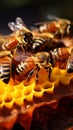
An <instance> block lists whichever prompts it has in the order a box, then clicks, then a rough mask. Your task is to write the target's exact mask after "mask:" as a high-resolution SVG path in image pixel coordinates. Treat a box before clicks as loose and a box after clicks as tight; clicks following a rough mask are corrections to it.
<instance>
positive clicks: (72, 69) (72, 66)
mask: <svg viewBox="0 0 73 130" xmlns="http://www.w3.org/2000/svg"><path fill="white" fill-rule="evenodd" d="M66 69H67V72H68V73H73V48H72V49H71V54H70V56H69V58H68V62H67V66H66Z"/></svg>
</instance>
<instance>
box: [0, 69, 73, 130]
mask: <svg viewBox="0 0 73 130" xmlns="http://www.w3.org/2000/svg"><path fill="white" fill-rule="evenodd" d="M72 86H73V73H70V74H69V73H67V72H66V70H63V69H59V68H58V67H54V69H53V70H52V73H51V78H50V80H48V73H47V72H46V71H45V70H44V69H41V70H40V72H39V81H38V84H36V82H35V76H34V77H33V78H32V79H31V80H30V82H29V83H28V84H27V85H26V81H25V80H24V81H22V82H18V81H14V80H13V79H12V78H11V79H10V81H9V83H8V84H5V83H4V82H3V81H1V80H0V127H1V130H3V129H6V130H12V127H13V125H14V124H15V122H19V123H20V124H21V125H22V126H23V127H24V128H25V130H30V125H31V121H32V115H33V111H34V109H35V108H36V107H39V106H42V105H43V104H50V102H51V104H53V103H54V102H57V101H58V100H59V99H60V98H62V97H64V96H68V95H70V96H71V95H72V93H73V88H72ZM56 105H57V104H56ZM53 107H56V106H55V105H54V106H53ZM26 122H27V123H26Z"/></svg>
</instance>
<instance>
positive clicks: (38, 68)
mask: <svg viewBox="0 0 73 130" xmlns="http://www.w3.org/2000/svg"><path fill="white" fill-rule="evenodd" d="M36 66H37V68H36V84H37V83H38V77H39V76H38V72H39V71H40V67H39V66H38V64H36Z"/></svg>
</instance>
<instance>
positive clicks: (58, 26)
mask: <svg viewBox="0 0 73 130" xmlns="http://www.w3.org/2000/svg"><path fill="white" fill-rule="evenodd" d="M48 19H51V21H48V22H40V23H36V24H35V25H36V26H37V27H38V31H39V32H40V33H43V32H48V33H52V34H53V35H54V37H57V38H62V37H64V36H72V35H73V22H71V21H70V20H67V19H61V18H58V17H55V16H51V15H48Z"/></svg>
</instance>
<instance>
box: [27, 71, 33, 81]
mask: <svg viewBox="0 0 73 130" xmlns="http://www.w3.org/2000/svg"><path fill="white" fill-rule="evenodd" d="M34 72H35V69H32V70H31V71H30V72H29V74H28V76H27V79H26V81H27V82H29V81H30V79H31V78H32V76H33V74H34Z"/></svg>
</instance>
